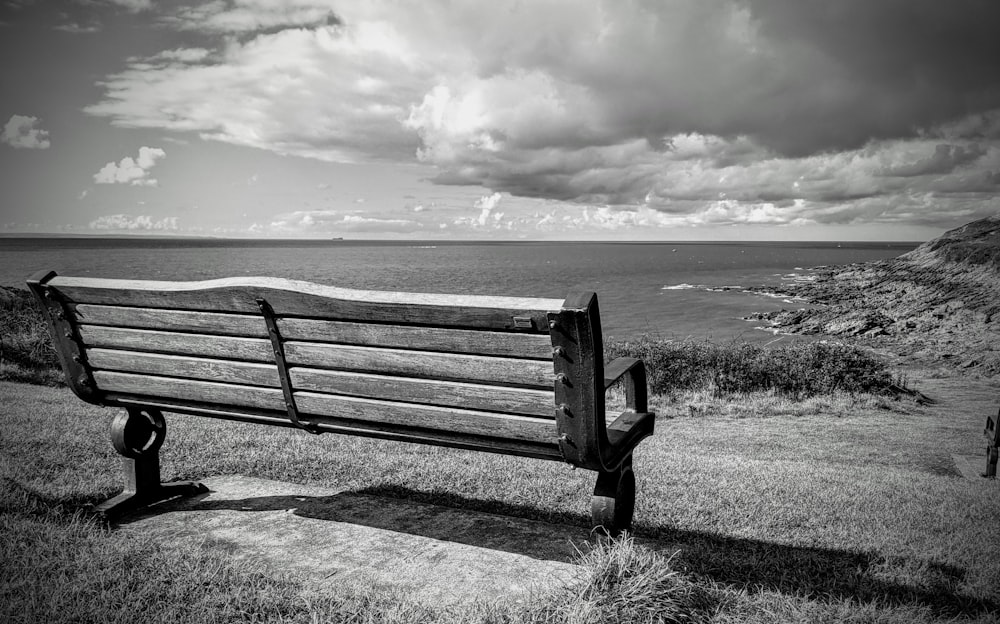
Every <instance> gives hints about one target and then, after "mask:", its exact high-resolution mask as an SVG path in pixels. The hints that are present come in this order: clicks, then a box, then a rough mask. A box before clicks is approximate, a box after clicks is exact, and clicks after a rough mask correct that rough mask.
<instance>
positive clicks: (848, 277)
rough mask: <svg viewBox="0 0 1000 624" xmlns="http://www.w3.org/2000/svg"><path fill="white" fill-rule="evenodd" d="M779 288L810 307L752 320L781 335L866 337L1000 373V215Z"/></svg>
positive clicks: (933, 359)
mask: <svg viewBox="0 0 1000 624" xmlns="http://www.w3.org/2000/svg"><path fill="white" fill-rule="evenodd" d="M772 290H773V289H772ZM780 290H781V292H782V294H787V295H788V296H792V297H798V298H801V299H802V300H804V301H806V305H807V306H808V307H803V308H800V309H794V310H781V311H779V312H772V313H764V314H753V315H750V316H748V317H746V318H747V319H748V320H759V321H766V322H767V323H768V324H769V325H770V326H771V327H772V328H774V329H775V330H777V331H779V332H782V333H791V334H827V335H831V336H838V337H845V338H854V339H860V340H863V341H866V342H869V343H870V344H871V345H872V346H877V347H884V348H889V349H891V350H894V351H896V352H898V353H900V354H905V355H907V356H910V357H915V358H916V359H918V360H920V361H924V362H928V363H943V364H945V365H947V366H950V367H951V366H953V367H957V368H961V369H963V370H966V371H971V372H975V373H978V374H981V375H986V376H993V375H997V374H1000V216H994V217H990V218H987V219H982V220H980V221H976V222H973V223H970V224H967V225H964V226H962V227H960V228H956V229H954V230H951V231H949V232H946V233H945V234H943V235H942V236H940V237H939V238H936V239H934V240H931V241H928V242H927V243H924V244H923V245H921V246H920V247H918V248H916V249H914V250H913V251H911V252H909V253H907V254H904V255H902V256H899V257H898V258H893V259H891V260H885V261H881V262H873V263H867V264H855V265H847V266H843V267H823V268H822V269H819V270H817V272H816V277H815V279H814V280H812V281H808V282H801V283H794V284H787V285H785V286H783V287H782V288H781V289H780Z"/></svg>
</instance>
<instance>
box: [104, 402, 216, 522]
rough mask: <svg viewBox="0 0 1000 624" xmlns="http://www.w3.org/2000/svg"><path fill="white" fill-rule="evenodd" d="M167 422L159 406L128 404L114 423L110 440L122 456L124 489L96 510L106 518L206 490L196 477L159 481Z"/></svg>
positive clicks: (109, 518) (112, 518)
mask: <svg viewBox="0 0 1000 624" xmlns="http://www.w3.org/2000/svg"><path fill="white" fill-rule="evenodd" d="M166 436H167V423H166V421H165V420H164V419H163V414H161V413H160V411H159V410H153V409H137V408H128V409H127V410H126V411H125V412H124V413H120V414H118V415H117V416H115V419H114V420H113V421H112V423H111V443H112V445H114V447H115V450H116V451H118V452H119V453H120V454H121V455H122V456H123V457H122V472H123V473H124V476H125V489H124V490H123V491H122V493H121V494H119V495H118V496H115V497H114V498H112V499H110V500H107V501H105V502H103V503H101V504H100V505H98V506H97V507H96V508H95V509H94V511H95V512H96V513H98V514H100V515H101V516H103V517H104V518H105V519H107V520H114V519H115V518H118V517H119V516H121V515H123V514H125V513H128V512H130V511H134V510H136V509H139V508H141V507H145V506H147V505H152V504H154V503H158V502H160V501H165V500H168V499H171V498H176V497H179V496H189V495H193V494H200V493H203V492H207V491H208V488H206V487H205V486H204V485H202V484H200V483H196V482H194V481H178V482H176V483H160V447H161V446H162V445H163V440H164V438H166Z"/></svg>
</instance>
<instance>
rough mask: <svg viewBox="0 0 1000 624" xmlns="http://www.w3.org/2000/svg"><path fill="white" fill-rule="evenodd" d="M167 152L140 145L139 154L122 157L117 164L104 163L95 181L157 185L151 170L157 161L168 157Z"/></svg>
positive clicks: (96, 174)
mask: <svg viewBox="0 0 1000 624" xmlns="http://www.w3.org/2000/svg"><path fill="white" fill-rule="evenodd" d="M166 155H167V153H166V152H164V151H163V150H162V149H160V148H158V147H145V146H143V147H140V148H139V155H138V157H137V158H135V159H133V158H132V157H131V156H126V157H125V158H122V159H121V161H119V162H118V164H117V165H116V164H115V163H114V161H112V162H109V163H108V164H106V165H104V167H102V168H101V170H100V171H98V172H97V173H95V174H94V182H96V183H98V184H132V185H133V186H156V185H157V184H158V183H157V181H156V179H155V178H150V177H148V176H149V170H150V169H152V168H153V165H155V164H156V161H158V160H160V159H161V158H164V157H166Z"/></svg>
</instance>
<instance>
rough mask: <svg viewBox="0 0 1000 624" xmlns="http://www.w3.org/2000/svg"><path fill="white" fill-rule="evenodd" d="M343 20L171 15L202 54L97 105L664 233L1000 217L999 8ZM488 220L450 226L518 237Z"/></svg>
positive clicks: (122, 80)
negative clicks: (413, 171) (670, 227)
mask: <svg viewBox="0 0 1000 624" xmlns="http://www.w3.org/2000/svg"><path fill="white" fill-rule="evenodd" d="M333 9H334V7H333V4H331V3H330V2H326V1H323V0H287V1H286V2H282V3H265V2H262V1H261V0H232V1H226V2H223V1H221V0H219V1H215V2H209V3H205V4H199V5H196V6H189V7H179V8H174V9H164V12H165V13H166V15H165V16H164V17H163V20H164V21H163V23H164V24H165V25H168V26H171V27H173V28H177V29H181V30H185V31H198V33H199V36H200V38H199V43H202V42H207V43H205V44H204V45H205V47H200V48H191V49H189V50H188V49H183V48H181V49H174V50H168V51H165V52H162V53H160V54H159V55H153V56H150V57H148V58H144V59H132V60H131V61H130V62H129V64H128V66H127V67H126V69H125V70H124V71H121V72H119V73H116V74H114V75H111V76H108V77H107V78H106V79H105V80H104V81H103V82H102V83H101V86H102V88H103V89H104V96H103V97H102V99H101V101H100V102H98V103H96V104H94V105H92V106H89V107H87V108H86V111H87V112H88V113H89V114H91V115H96V116H101V117H106V118H108V119H110V120H111V123H113V124H114V125H116V126H119V127H126V128H155V129H165V130H170V131H176V132H191V133H196V134H197V135H198V136H199V137H201V138H202V139H204V140H215V141H223V142H227V143H232V144H236V145H244V146H252V147H256V148H261V149H266V150H270V151H273V152H276V153H280V154H292V155H297V156H303V157H308V158H317V159H321V160H325V161H334V162H363V161H392V162H411V161H412V160H413V159H414V158H416V159H418V160H420V161H421V162H423V163H425V164H427V165H430V166H433V167H435V168H436V170H437V173H436V175H435V176H434V177H433V178H432V179H433V181H434V182H436V183H438V184H445V185H448V184H451V185H478V186H482V187H484V188H486V189H488V190H489V191H490V192H491V193H493V192H495V193H503V194H504V195H503V197H504V198H505V199H504V201H505V202H507V201H508V200H507V199H506V198H508V197H522V198H523V197H528V198H541V199H554V200H560V201H569V202H575V203H577V204H579V205H580V206H581V207H582V206H601V205H608V206H612V207H616V208H615V211H614V212H613V214H614V215H615V216H614V217H613V218H612V217H611V216H607V218H606V220H607V223H612V222H617V221H615V220H616V219H618V220H621V219H625V220H627V219H630V218H633V216H629V215H639V214H642V215H644V217H643V218H644V219H646V222H648V223H653V222H654V221H656V220H655V219H654V218H653V215H652V214H651V213H647V212H645V211H646V210H647V209H648V210H651V211H654V212H656V213H659V214H663V215H666V217H665V220H664V221H663V223H674V222H675V221H676V222H679V223H680V222H683V219H681V218H682V217H685V218H686V217H691V219H690V221H691V222H705V223H707V222H720V223H722V222H732V223H742V222H769V223H770V222H774V223H778V222H782V223H799V222H802V221H803V220H809V219H812V220H813V221H815V222H838V223H839V222H844V223H849V222H856V221H859V220H863V219H885V218H888V219H892V218H896V216H895V215H903V214H907V213H908V212H910V211H912V210H918V209H920V207H921V206H925V207H927V206H929V208H926V209H928V210H932V211H937V212H938V213H939V214H940V215H941V216H940V218H941V220H942V222H947V219H948V218H949V217H948V216H947V215H954V214H959V213H963V212H967V211H968V210H970V205H972V206H974V208H972V209H974V210H975V211H979V212H983V211H988V210H993V211H995V209H996V204H995V197H996V194H997V192H998V191H1000V180H998V176H997V172H998V171H1000V167H998V166H997V165H996V150H997V149H998V141H1000V64H998V63H996V62H995V60H994V59H996V58H1000V38H997V37H996V36H995V33H994V30H995V28H994V27H993V25H994V24H996V23H997V22H998V19H1000V4H996V3H989V2H980V1H978V0H955V2H949V3H940V2H937V1H936V0H911V1H910V2H906V3H899V2H894V3H873V2H870V1H867V0H842V1H840V2H836V3H823V2H818V1H816V0H808V1H804V0H731V1H723V2H713V3H706V2H701V1H700V0H665V1H663V2H656V3H613V2H610V1H605V0H581V1H580V2H577V3H573V5H572V19H567V6H566V4H565V3H564V2H560V1H557V0H539V1H538V2H532V3H526V4H522V5H509V4H507V3H478V2H467V3H466V2H432V1H428V2H424V3H419V4H400V3H396V2H389V1H380V0H372V1H371V2H366V3H343V4H340V5H337V6H336V12H332V11H333ZM213 37H214V39H213ZM213 41H214V42H215V45H210V43H211V42H213ZM962 188H964V189H966V190H967V191H968V192H969V193H971V195H966V196H964V197H959V196H958V193H959V191H960V189H962ZM488 196H491V195H488ZM927 197H931V198H934V200H935V201H929V200H927V199H926V198H927ZM914 198H921V199H920V200H919V201H917V200H915V199H914ZM797 202H798V203H797ZM894 206H895V208H894ZM478 208H479V210H480V214H479V215H478V216H476V217H471V218H470V217H469V216H468V215H467V214H465V215H455V216H454V219H452V220H451V221H449V223H451V224H455V223H463V224H465V223H466V222H465V221H463V219H470V221H469V223H467V224H466V225H469V227H472V226H473V225H475V226H479V227H486V226H487V225H488V224H490V223H492V224H493V225H494V226H496V227H506V224H507V223H512V224H513V225H512V226H516V225H518V222H517V221H516V219H514V218H513V217H511V216H509V215H508V216H501V217H500V218H498V217H497V216H496V215H497V214H499V213H498V212H496V211H495V207H491V208H490V209H489V210H487V211H485V212H484V210H483V207H482V206H479V207H478ZM505 211H506V212H509V210H506V209H505ZM630 211H632V212H630ZM410 214H411V215H412V213H410ZM546 214H551V213H546ZM590 214H591V216H592V217H594V215H596V214H598V213H596V212H593V211H591V213H590ZM611 214H612V213H608V215H611ZM564 216H567V217H569V220H570V222H573V220H574V219H575V218H577V217H579V216H580V215H579V214H577V215H576V216H575V217H574V216H573V215H564ZM385 218H386V219H388V220H390V221H391V220H392V219H390V218H389V217H388V216H386V217H385ZM545 218H546V217H545V216H542V217H540V218H539V219H541V220H544V219H545ZM559 218H560V219H561V218H562V217H559ZM594 218H596V217H594ZM602 218H604V217H602ZM635 218H638V217H635ZM553 219H555V217H553ZM549 223H550V222H546V223H542V226H543V227H548V226H549ZM439 225H440V224H435V227H438V226H439ZM535 225H537V223H536V224H535ZM590 225H591V226H593V225H594V223H591V224H590ZM449 227H451V226H449ZM662 227H667V225H663V226H662Z"/></svg>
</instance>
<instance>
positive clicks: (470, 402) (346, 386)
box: [290, 367, 555, 419]
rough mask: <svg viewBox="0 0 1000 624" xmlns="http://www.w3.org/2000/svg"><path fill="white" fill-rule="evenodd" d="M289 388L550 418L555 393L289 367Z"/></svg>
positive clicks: (552, 415) (552, 414)
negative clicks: (290, 385) (290, 382)
mask: <svg viewBox="0 0 1000 624" xmlns="http://www.w3.org/2000/svg"><path fill="white" fill-rule="evenodd" d="M290 372H291V377H292V387H293V388H295V389H296V390H315V391H317V392H327V393H336V394H346V395H352V396H360V397H368V398H382V399H387V400H390V401H400V402H413V403H425V404H432V405H448V406H454V407H462V408H466V409H476V410H488V411H491V412H509V413H514V414H524V415H530V416H541V417H544V418H549V419H553V418H554V417H555V416H554V413H555V412H554V410H555V402H554V400H553V399H554V396H555V394H554V393H553V391H552V390H551V389H549V390H531V389H527V388H506V387H503V386H484V385H480V384H469V383H459V382H448V381H431V380H426V379H406V378H400V377H387V376H381V375H379V376H375V375H370V374H361V373H348V372H342V371H327V370H317V369H313V368H299V367H295V368H292V369H291V371H290Z"/></svg>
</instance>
